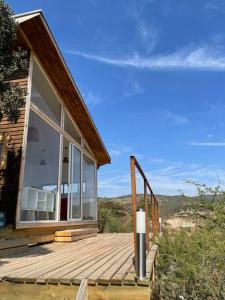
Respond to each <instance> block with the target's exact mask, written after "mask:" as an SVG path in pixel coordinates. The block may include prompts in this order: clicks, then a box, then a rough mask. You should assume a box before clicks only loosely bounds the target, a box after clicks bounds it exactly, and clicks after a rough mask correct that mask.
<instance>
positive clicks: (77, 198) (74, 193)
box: [69, 145, 81, 219]
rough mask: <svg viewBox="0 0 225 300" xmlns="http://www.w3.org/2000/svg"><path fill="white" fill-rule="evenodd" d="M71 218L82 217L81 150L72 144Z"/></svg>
mask: <svg viewBox="0 0 225 300" xmlns="http://www.w3.org/2000/svg"><path fill="white" fill-rule="evenodd" d="M69 217H70V219H81V152H80V150H78V149H77V148H76V147H75V146H74V145H71V168H70V212H69Z"/></svg>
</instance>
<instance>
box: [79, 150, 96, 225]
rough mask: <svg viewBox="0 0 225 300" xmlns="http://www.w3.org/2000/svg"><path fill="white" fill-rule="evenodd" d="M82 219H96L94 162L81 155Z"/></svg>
mask: <svg viewBox="0 0 225 300" xmlns="http://www.w3.org/2000/svg"><path fill="white" fill-rule="evenodd" d="M82 199H83V219H84V220H95V219H96V197H95V164H94V162H93V161H92V160H91V159H90V158H89V157H88V156H86V155H85V154H84V155H83V194H82Z"/></svg>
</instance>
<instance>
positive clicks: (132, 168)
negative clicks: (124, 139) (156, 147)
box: [130, 156, 137, 257]
mask: <svg viewBox="0 0 225 300" xmlns="http://www.w3.org/2000/svg"><path fill="white" fill-rule="evenodd" d="M130 173H131V193H132V213H133V227H134V251H135V257H136V210H137V191H136V174H135V158H134V157H133V156H131V158H130Z"/></svg>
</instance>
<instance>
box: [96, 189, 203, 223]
mask: <svg viewBox="0 0 225 300" xmlns="http://www.w3.org/2000/svg"><path fill="white" fill-rule="evenodd" d="M143 197H144V195H143V194H137V202H138V203H139V205H141V203H143ZM156 198H157V199H158V201H159V207H160V216H161V217H162V219H163V221H166V220H167V219H168V218H170V217H171V216H173V215H174V214H176V213H179V212H180V211H183V210H186V209H188V208H190V207H191V206H193V205H195V204H197V203H198V202H199V197H184V196H182V195H174V196H166V195H156ZM98 201H99V202H101V205H102V206H104V205H105V206H108V207H110V206H113V205H115V206H116V207H117V208H118V209H120V210H123V211H124V213H127V214H129V215H130V214H131V210H132V200H131V195H124V196H119V197H113V198H107V197H99V198H98Z"/></svg>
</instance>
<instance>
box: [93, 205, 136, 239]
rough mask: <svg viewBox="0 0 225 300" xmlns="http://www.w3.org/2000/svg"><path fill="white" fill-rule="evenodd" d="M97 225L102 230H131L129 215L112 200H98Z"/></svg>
mask: <svg viewBox="0 0 225 300" xmlns="http://www.w3.org/2000/svg"><path fill="white" fill-rule="evenodd" d="M98 226H99V231H100V232H101V233H102V232H132V221H131V216H130V214H128V213H127V212H126V210H125V208H124V206H122V205H120V204H119V203H115V202H113V201H105V200H101V201H98Z"/></svg>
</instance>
